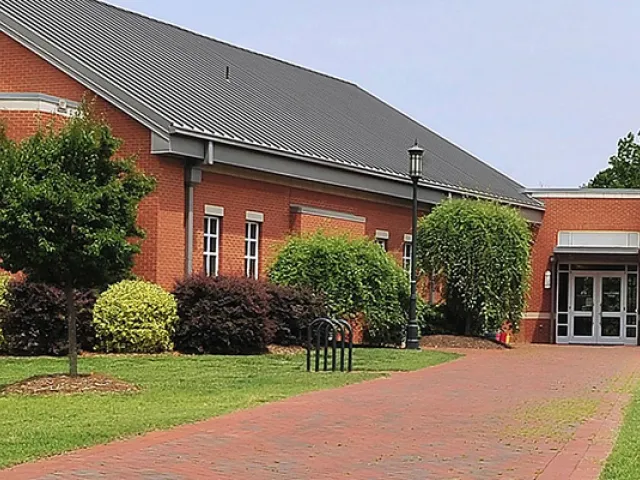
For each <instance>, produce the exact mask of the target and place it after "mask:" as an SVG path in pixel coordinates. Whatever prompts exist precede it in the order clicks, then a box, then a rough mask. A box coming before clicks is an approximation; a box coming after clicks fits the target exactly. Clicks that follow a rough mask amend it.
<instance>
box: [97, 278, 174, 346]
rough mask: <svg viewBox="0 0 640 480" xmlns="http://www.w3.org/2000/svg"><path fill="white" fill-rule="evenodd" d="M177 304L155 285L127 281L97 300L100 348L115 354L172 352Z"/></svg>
mask: <svg viewBox="0 0 640 480" xmlns="http://www.w3.org/2000/svg"><path fill="white" fill-rule="evenodd" d="M177 320H178V316H177V307H176V301H175V299H174V298H173V296H172V295H171V294H170V293H168V292H165V291H164V290H163V289H162V288H161V287H159V286H158V285H156V284H153V283H149V282H143V281H140V280H124V281H122V282H120V283H116V284H114V285H112V286H111V287H109V289H107V291H106V292H104V293H103V294H102V295H100V297H99V298H98V301H97V302H96V306H95V309H94V312H93V323H94V327H95V330H96V339H97V348H98V349H100V350H102V351H104V352H108V353H111V352H115V353H158V352H164V351H167V350H170V349H171V348H172V347H173V345H172V343H171V334H172V333H173V330H174V328H175V324H176V322H177Z"/></svg>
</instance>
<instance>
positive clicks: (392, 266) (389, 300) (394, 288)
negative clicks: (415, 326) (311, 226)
mask: <svg viewBox="0 0 640 480" xmlns="http://www.w3.org/2000/svg"><path fill="white" fill-rule="evenodd" d="M269 278H270V280H271V281H272V282H274V283H277V284H281V285H290V286H300V287H307V288H311V289H312V290H314V291H316V292H321V293H322V294H324V298H325V301H326V304H327V309H328V312H329V314H330V315H332V316H335V317H341V318H349V317H351V318H353V317H355V316H356V315H358V314H364V316H365V319H366V329H365V332H366V335H367V338H366V339H367V340H368V341H369V342H370V343H372V344H398V343H400V342H401V341H402V340H403V335H404V327H405V325H406V322H407V307H408V303H409V278H408V275H407V273H406V272H405V271H404V270H402V268H401V267H400V266H399V265H398V263H397V262H396V261H395V260H394V259H393V258H392V257H390V256H389V255H388V254H387V253H385V252H384V251H383V250H382V249H381V248H380V246H379V245H376V244H375V243H374V242H372V241H370V240H368V239H366V238H357V239H353V238H350V237H348V236H327V235H325V234H324V233H323V232H317V233H315V234H313V235H307V236H299V237H292V238H290V239H289V240H288V241H287V243H286V244H285V246H284V247H283V249H282V250H281V251H280V253H279V255H278V256H277V257H276V260H275V261H274V263H273V264H272V265H271V267H270V269H269Z"/></svg>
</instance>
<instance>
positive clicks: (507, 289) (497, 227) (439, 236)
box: [417, 200, 531, 335]
mask: <svg viewBox="0 0 640 480" xmlns="http://www.w3.org/2000/svg"><path fill="white" fill-rule="evenodd" d="M530 247H531V232H530V230H529V226H528V225H527V222H526V220H525V219H524V218H523V217H522V216H521V215H520V213H519V212H518V211H517V210H516V209H514V208H510V207H506V206H502V205H499V204H497V203H493V202H485V201H480V200H449V201H446V202H444V203H442V204H440V205H438V206H437V207H436V208H434V209H433V211H432V212H431V214H429V215H428V216H427V217H424V218H422V219H421V220H420V224H419V228H418V252H417V253H418V257H419V260H418V263H419V265H420V267H421V268H422V269H423V270H424V271H425V272H427V273H429V274H433V275H436V276H437V277H438V278H439V280H440V282H441V284H442V285H443V297H444V300H445V302H446V304H447V309H448V312H449V313H450V314H451V315H452V317H451V318H454V319H460V320H461V321H462V324H463V325H464V333H465V334H467V335H468V334H481V333H484V331H486V330H495V329H498V328H500V327H501V326H502V325H503V323H504V322H510V323H511V324H512V326H513V327H514V328H517V327H518V323H519V321H520V318H521V316H522V311H523V309H524V306H525V299H526V293H527V290H528V286H529V276H530ZM460 333H462V332H460Z"/></svg>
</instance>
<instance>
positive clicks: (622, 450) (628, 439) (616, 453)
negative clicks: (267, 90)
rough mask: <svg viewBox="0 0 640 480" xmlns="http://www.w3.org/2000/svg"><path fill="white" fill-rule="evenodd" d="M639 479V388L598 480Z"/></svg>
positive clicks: (627, 410)
mask: <svg viewBox="0 0 640 480" xmlns="http://www.w3.org/2000/svg"><path fill="white" fill-rule="evenodd" d="M638 478H640V387H638V386H637V384H636V388H635V389H634V393H633V397H632V399H631V402H630V403H629V405H627V408H626V409H625V413H624V420H623V422H622V427H621V428H620V431H619V432H618V438H617V439H616V443H615V445H614V447H613V451H612V452H611V454H610V455H609V458H607V461H606V463H605V466H604V468H603V470H602V473H601V474H600V480H637V479H638Z"/></svg>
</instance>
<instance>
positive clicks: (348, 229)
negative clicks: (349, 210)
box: [292, 213, 366, 237]
mask: <svg viewBox="0 0 640 480" xmlns="http://www.w3.org/2000/svg"><path fill="white" fill-rule="evenodd" d="M293 217H294V220H293V224H294V228H293V229H292V232H293V233H313V232H317V231H319V230H321V231H323V232H326V233H327V234H329V235H331V234H347V235H350V236H354V237H363V236H364V235H365V230H366V226H365V224H364V223H362V222H354V221H353V220H343V219H341V218H329V217H324V216H321V215H311V214H304V213H294V214H293Z"/></svg>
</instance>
